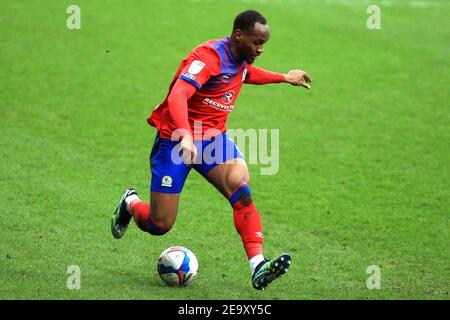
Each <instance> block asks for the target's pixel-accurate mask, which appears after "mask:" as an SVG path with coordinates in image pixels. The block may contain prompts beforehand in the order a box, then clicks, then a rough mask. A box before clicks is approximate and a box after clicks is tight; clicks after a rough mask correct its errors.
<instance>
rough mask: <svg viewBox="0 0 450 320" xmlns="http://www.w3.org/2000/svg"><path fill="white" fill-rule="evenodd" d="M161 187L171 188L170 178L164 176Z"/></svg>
mask: <svg viewBox="0 0 450 320" xmlns="http://www.w3.org/2000/svg"><path fill="white" fill-rule="evenodd" d="M161 186H163V187H172V178H171V177H170V176H164V177H163V178H162V180H161Z"/></svg>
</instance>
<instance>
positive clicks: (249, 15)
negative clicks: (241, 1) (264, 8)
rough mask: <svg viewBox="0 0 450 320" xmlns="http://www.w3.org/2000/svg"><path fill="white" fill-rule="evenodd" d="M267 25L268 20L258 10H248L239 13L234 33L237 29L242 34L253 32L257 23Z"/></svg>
mask: <svg viewBox="0 0 450 320" xmlns="http://www.w3.org/2000/svg"><path fill="white" fill-rule="evenodd" d="M256 22H259V23H261V24H267V20H266V18H264V17H263V15H262V14H261V13H259V12H258V11H256V10H246V11H244V12H241V13H239V14H238V15H237V16H236V18H234V22H233V31H234V30H236V29H239V30H241V31H242V32H248V31H251V30H252V29H253V28H254V27H255V23H256Z"/></svg>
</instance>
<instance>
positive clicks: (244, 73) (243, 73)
mask: <svg viewBox="0 0 450 320" xmlns="http://www.w3.org/2000/svg"><path fill="white" fill-rule="evenodd" d="M246 76H247V68H245V69H244V72H242V81H244V80H245V77H246Z"/></svg>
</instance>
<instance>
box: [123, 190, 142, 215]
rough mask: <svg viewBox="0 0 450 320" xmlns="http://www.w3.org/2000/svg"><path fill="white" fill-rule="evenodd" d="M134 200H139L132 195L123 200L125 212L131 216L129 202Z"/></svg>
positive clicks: (135, 195)
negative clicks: (125, 206)
mask: <svg viewBox="0 0 450 320" xmlns="http://www.w3.org/2000/svg"><path fill="white" fill-rule="evenodd" d="M135 200H140V199H139V197H138V196H137V194H132V195H130V196H128V197H126V198H125V203H126V205H127V211H128V212H129V213H130V214H131V206H130V205H131V202H133V201H135Z"/></svg>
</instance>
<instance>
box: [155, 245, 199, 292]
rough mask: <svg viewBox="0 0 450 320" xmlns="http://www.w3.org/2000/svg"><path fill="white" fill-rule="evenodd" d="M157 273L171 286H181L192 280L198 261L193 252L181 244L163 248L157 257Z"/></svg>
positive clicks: (195, 273)
mask: <svg viewBox="0 0 450 320" xmlns="http://www.w3.org/2000/svg"><path fill="white" fill-rule="evenodd" d="M157 268H158V274H159V276H160V277H161V279H163V281H164V282H165V283H166V284H167V285H169V286H171V287H183V286H186V285H188V284H189V283H191V282H192V280H194V278H195V276H196V275H197V271H198V261H197V258H196V257H195V255H194V253H193V252H192V251H191V250H189V249H187V248H185V247H181V246H175V247H170V248H167V249H166V250H164V251H163V252H162V253H161V255H160V256H159V259H158V264H157Z"/></svg>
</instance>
